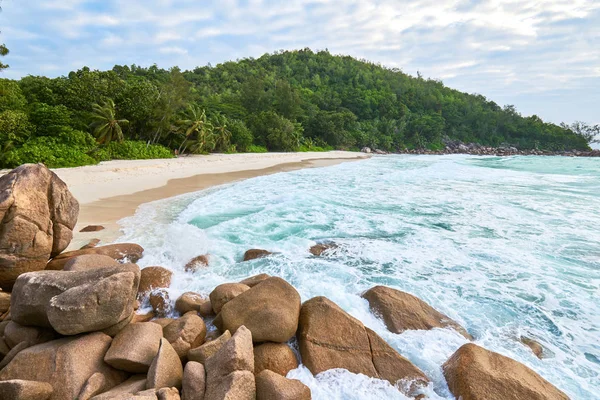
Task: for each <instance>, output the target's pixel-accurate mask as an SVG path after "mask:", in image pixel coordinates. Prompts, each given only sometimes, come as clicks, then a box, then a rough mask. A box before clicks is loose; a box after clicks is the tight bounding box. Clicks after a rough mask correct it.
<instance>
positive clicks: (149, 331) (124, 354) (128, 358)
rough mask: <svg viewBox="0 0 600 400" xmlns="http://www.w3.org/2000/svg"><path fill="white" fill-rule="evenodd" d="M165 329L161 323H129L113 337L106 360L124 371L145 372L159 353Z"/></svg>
mask: <svg viewBox="0 0 600 400" xmlns="http://www.w3.org/2000/svg"><path fill="white" fill-rule="evenodd" d="M162 337H163V330H162V328H161V326H160V325H158V324H153V323H151V322H142V323H135V324H129V325H127V326H126V327H125V328H124V329H123V330H122V331H121V332H119V333H118V334H117V335H116V336H115V338H114V339H113V341H112V343H111V345H110V348H109V349H108V351H107V352H106V355H105V356H104V361H105V362H106V363H107V364H108V365H110V366H112V367H114V368H116V369H120V370H122V371H127V372H132V373H145V372H148V369H150V365H151V364H152V361H153V360H154V357H155V356H156V354H157V353H158V347H159V345H160V339H162Z"/></svg>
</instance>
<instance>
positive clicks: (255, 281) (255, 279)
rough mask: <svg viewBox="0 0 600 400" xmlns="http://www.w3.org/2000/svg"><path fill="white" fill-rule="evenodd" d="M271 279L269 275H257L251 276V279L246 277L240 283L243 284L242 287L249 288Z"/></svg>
mask: <svg viewBox="0 0 600 400" xmlns="http://www.w3.org/2000/svg"><path fill="white" fill-rule="evenodd" d="M270 277H271V275H269V274H258V275H253V276H251V277H248V278H246V279H244V280H243V281H240V283H243V284H244V285H247V286H250V287H254V286H256V285H258V284H259V283H261V282H262V281H264V280H266V279H269V278H270Z"/></svg>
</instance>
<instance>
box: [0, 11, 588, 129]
mask: <svg viewBox="0 0 600 400" xmlns="http://www.w3.org/2000/svg"><path fill="white" fill-rule="evenodd" d="M2 8H3V11H2V13H0V30H1V34H0V42H4V43H6V45H7V46H8V48H9V49H10V50H11V53H10V55H9V56H8V57H5V59H4V60H3V62H5V63H8V64H10V66H11V68H10V69H8V70H6V71H4V72H3V73H1V75H0V76H3V77H6V78H19V77H22V76H26V75H30V74H31V75H46V76H52V77H54V76H59V75H66V74H68V72H69V71H71V70H76V69H79V68H81V67H82V66H84V65H87V66H89V67H91V68H97V69H109V68H112V66H113V65H114V64H132V63H135V64H138V65H143V66H148V65H152V64H154V63H156V64H158V65H159V66H160V67H165V68H168V67H171V66H174V65H179V66H180V67H182V68H186V69H187V68H193V67H195V66H198V65H201V66H202V65H206V64H207V63H209V62H210V63H212V64H213V65H215V64H218V63H220V62H223V61H227V60H235V59H238V58H244V57H258V56H260V55H262V54H264V53H267V52H273V51H276V50H281V49H299V48H304V47H310V48H312V49H313V50H320V49H325V48H327V49H329V51H330V52H332V53H334V54H349V55H352V56H354V57H357V58H364V59H368V60H371V61H375V62H380V63H382V64H384V65H386V66H390V67H398V68H401V69H402V70H403V71H404V72H406V73H409V74H412V75H415V74H416V73H417V71H420V72H421V74H422V75H423V76H425V77H431V78H436V79H441V80H443V81H444V83H445V84H446V85H448V86H450V87H453V88H456V89H459V90H463V91H467V92H470V93H480V94H483V95H484V96H486V97H488V98H490V99H492V100H494V101H496V102H497V103H499V104H501V105H504V104H514V105H516V106H517V108H518V110H519V111H521V112H522V113H523V114H525V115H531V114H537V115H539V116H540V117H542V118H544V119H547V120H550V121H552V122H557V123H558V122H561V121H565V122H572V121H575V120H583V121H587V122H590V123H600V112H599V110H600V107H599V104H600V0H377V1H366V0H286V1H266V0H220V1H202V0H122V1H118V0H102V1H96V0H52V1H51V0H4V1H2Z"/></svg>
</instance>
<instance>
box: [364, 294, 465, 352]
mask: <svg viewBox="0 0 600 400" xmlns="http://www.w3.org/2000/svg"><path fill="white" fill-rule="evenodd" d="M363 297H364V298H365V299H367V301H368V302H369V306H370V307H371V310H372V311H373V312H374V313H376V314H378V315H380V316H381V317H382V318H383V322H384V323H385V325H386V326H387V328H388V329H389V330H390V331H391V332H394V333H402V332H404V331H406V330H413V329H414V330H428V329H432V328H451V329H454V330H456V331H457V332H458V333H460V334H461V335H463V336H464V337H465V338H467V339H469V340H471V339H473V338H472V336H471V335H469V333H468V332H467V331H466V330H465V328H463V327H462V326H460V325H459V324H458V323H457V322H455V321H453V320H452V319H450V317H448V316H446V315H444V314H442V313H441V312H439V311H437V310H436V309H435V308H433V307H431V306H430V305H429V304H427V303H425V302H424V301H423V300H421V299H419V298H418V297H415V296H413V295H412V294H408V293H405V292H401V291H400V290H396V289H392V288H389V287H386V286H375V287H373V288H371V289H369V290H367V291H366V292H365V293H364V294H363Z"/></svg>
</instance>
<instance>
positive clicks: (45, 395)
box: [0, 379, 53, 400]
mask: <svg viewBox="0 0 600 400" xmlns="http://www.w3.org/2000/svg"><path fill="white" fill-rule="evenodd" d="M52 390H53V389H52V385H50V384H48V383H46V382H37V381H25V380H21V379H13V380H9V381H2V382H0V395H1V396H2V399H6V400H47V399H49V398H50V396H51V395H52Z"/></svg>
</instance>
